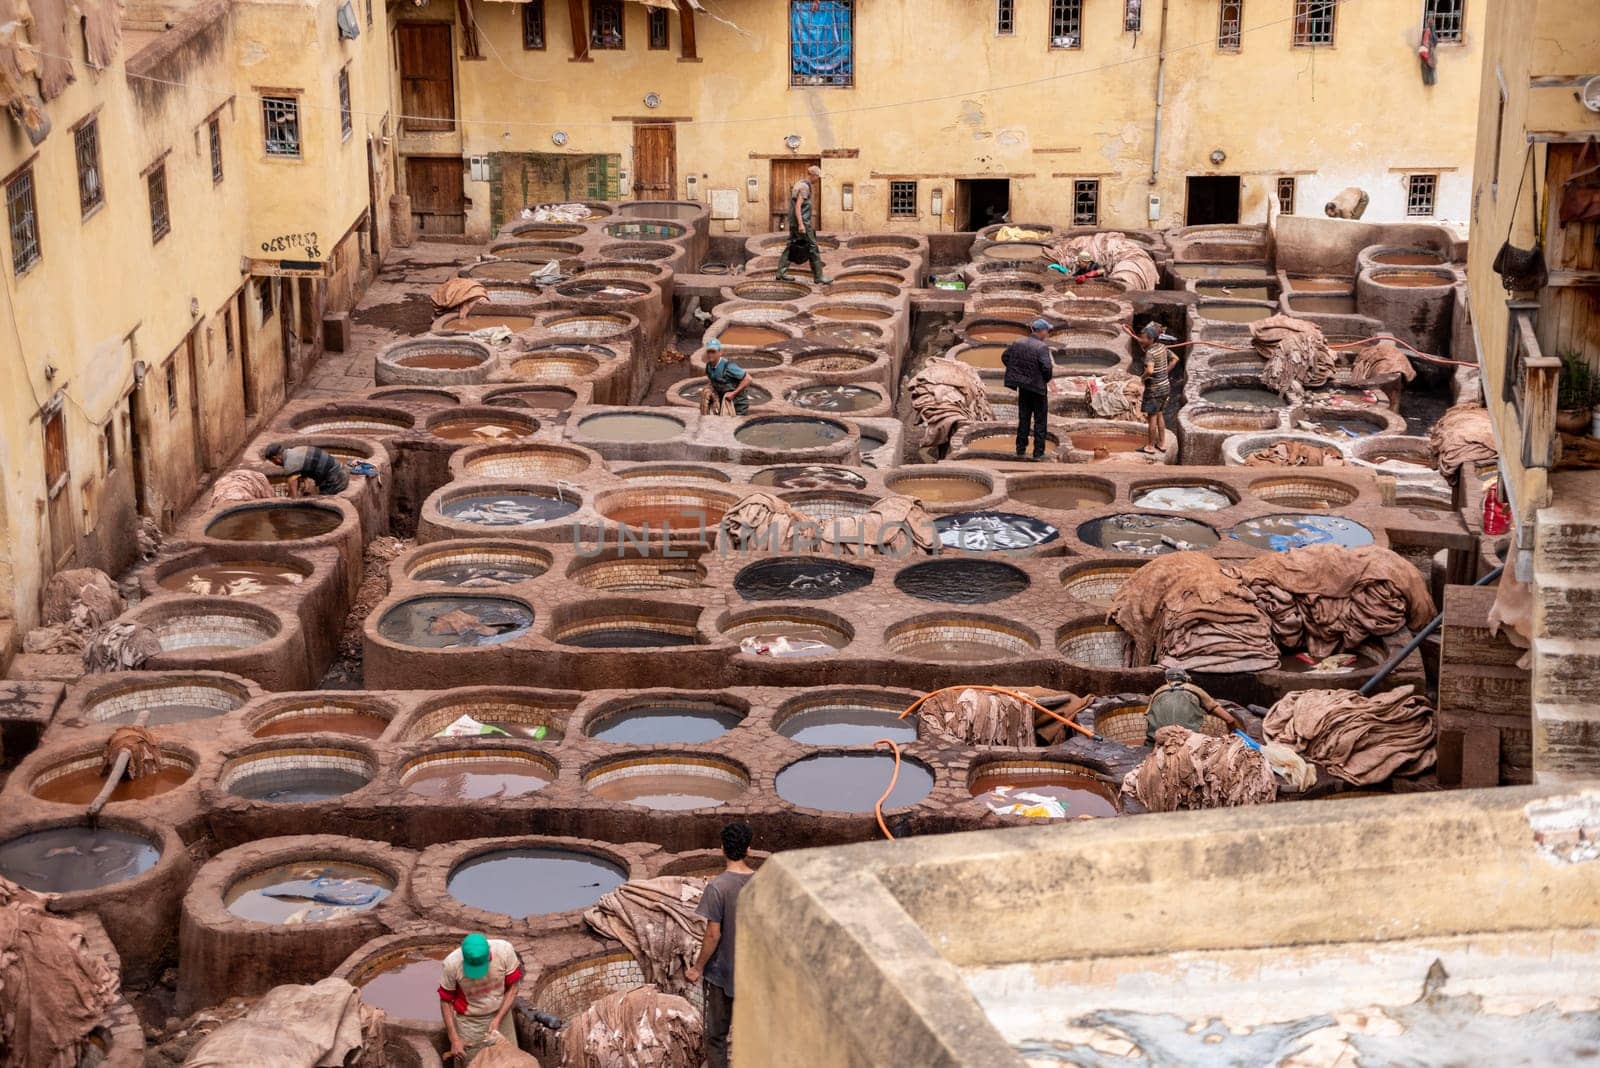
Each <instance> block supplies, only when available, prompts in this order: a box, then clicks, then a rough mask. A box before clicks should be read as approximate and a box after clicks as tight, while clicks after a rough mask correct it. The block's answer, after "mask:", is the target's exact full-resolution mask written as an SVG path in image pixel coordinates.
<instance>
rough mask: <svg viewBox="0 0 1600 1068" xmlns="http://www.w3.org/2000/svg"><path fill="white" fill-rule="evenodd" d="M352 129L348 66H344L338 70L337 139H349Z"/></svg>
mask: <svg viewBox="0 0 1600 1068" xmlns="http://www.w3.org/2000/svg"><path fill="white" fill-rule="evenodd" d="M352 129H354V123H353V122H352V121H351V114H350V68H349V67H344V68H343V69H342V70H340V71H339V139H340V140H342V141H348V140H350V132H351V130H352Z"/></svg>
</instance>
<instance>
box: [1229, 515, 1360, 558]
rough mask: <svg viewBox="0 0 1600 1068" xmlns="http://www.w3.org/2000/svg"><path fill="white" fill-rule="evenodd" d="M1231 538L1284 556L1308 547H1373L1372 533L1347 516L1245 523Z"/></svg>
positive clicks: (1284, 517)
mask: <svg viewBox="0 0 1600 1068" xmlns="http://www.w3.org/2000/svg"><path fill="white" fill-rule="evenodd" d="M1228 536H1229V537H1231V538H1233V539H1235V540H1236V541H1242V542H1244V543H1245V544H1246V545H1254V546H1255V547H1256V548H1258V549H1271V550H1273V551H1275V552H1284V551H1286V550H1289V549H1300V548H1303V547H1305V546H1307V545H1339V546H1343V547H1345V548H1347V549H1353V548H1358V547H1360V546H1362V545H1371V544H1372V543H1373V538H1372V531H1370V530H1368V529H1367V528H1366V527H1364V526H1362V525H1361V524H1360V523H1357V522H1355V521H1354V520H1350V519H1346V518H1344V516H1339V515H1328V514H1326V513H1323V514H1320V515H1298V514H1293V513H1291V514H1288V515H1268V516H1261V517H1260V518H1257V519H1246V520H1245V521H1244V522H1242V523H1240V524H1238V525H1237V526H1235V527H1234V528H1233V530H1231V531H1229V533H1228Z"/></svg>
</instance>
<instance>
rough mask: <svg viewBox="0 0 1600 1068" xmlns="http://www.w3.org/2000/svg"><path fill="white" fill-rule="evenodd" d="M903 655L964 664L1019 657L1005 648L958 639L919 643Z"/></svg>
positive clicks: (908, 648) (906, 650) (904, 651)
mask: <svg viewBox="0 0 1600 1068" xmlns="http://www.w3.org/2000/svg"><path fill="white" fill-rule="evenodd" d="M903 653H904V655H909V656H915V657H918V658H919V659H923V660H947V661H949V660H954V661H959V662H962V663H968V662H972V661H978V660H1008V659H1010V658H1011V657H1014V656H1016V655H1017V654H1016V653H1014V652H1012V651H1011V650H1010V649H1009V648H1007V647H1005V646H1000V645H991V644H990V643H989V642H979V641H965V640H961V639H956V638H945V639H942V640H939V641H928V642H917V643H916V644H915V645H913V646H909V647H907V648H906V649H905V650H903Z"/></svg>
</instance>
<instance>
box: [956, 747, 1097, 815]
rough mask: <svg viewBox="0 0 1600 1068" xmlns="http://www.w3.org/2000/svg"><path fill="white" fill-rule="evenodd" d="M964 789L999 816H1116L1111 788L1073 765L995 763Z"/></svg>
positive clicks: (1087, 771) (981, 771)
mask: <svg viewBox="0 0 1600 1068" xmlns="http://www.w3.org/2000/svg"><path fill="white" fill-rule="evenodd" d="M967 789H968V790H969V792H970V793H971V794H972V796H973V797H975V798H977V799H978V800H980V801H982V802H983V803H984V804H985V805H986V806H988V808H989V810H990V811H991V812H997V813H1000V814H1002V815H1008V816H1023V817H1025V818H1030V819H1081V818H1083V817H1086V816H1095V817H1103V816H1115V815H1116V814H1117V802H1116V793H1115V792H1114V791H1113V790H1112V789H1111V787H1109V786H1107V785H1106V784H1105V783H1103V782H1101V781H1100V780H1099V779H1097V778H1095V777H1094V776H1093V775H1092V774H1091V773H1090V772H1089V770H1088V769H1087V768H1079V767H1077V766H1075V765H1072V764H1057V763H1048V762H1037V763H1034V762H1024V761H997V762H995V763H993V764H986V765H984V766H983V767H981V768H980V769H978V770H977V771H976V772H975V773H974V774H973V776H972V778H971V781H970V782H969V783H968V786H967Z"/></svg>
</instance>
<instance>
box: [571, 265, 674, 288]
mask: <svg viewBox="0 0 1600 1068" xmlns="http://www.w3.org/2000/svg"><path fill="white" fill-rule="evenodd" d="M672 273H673V272H672V268H671V267H668V266H666V265H664V264H660V263H648V262H645V261H644V260H594V261H590V262H585V263H583V264H580V265H579V267H578V273H577V274H576V275H575V276H574V277H577V278H621V279H623V280H624V281H629V282H654V283H656V284H657V285H661V284H662V283H664V282H667V281H669V280H670V279H671V278H672Z"/></svg>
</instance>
